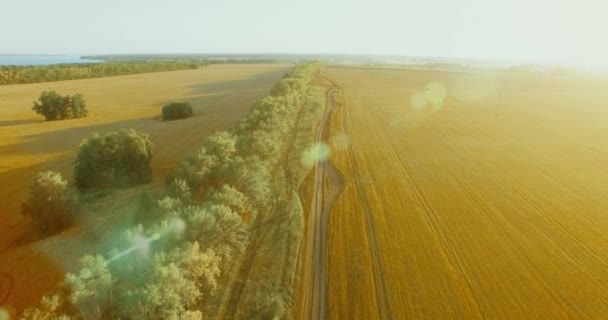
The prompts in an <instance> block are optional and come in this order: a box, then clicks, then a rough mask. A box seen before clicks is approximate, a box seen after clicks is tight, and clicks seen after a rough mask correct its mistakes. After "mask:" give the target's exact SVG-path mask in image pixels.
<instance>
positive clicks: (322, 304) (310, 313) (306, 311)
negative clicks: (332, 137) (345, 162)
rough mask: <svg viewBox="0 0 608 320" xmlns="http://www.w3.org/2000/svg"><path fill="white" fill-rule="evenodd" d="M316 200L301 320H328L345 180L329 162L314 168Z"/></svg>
mask: <svg viewBox="0 0 608 320" xmlns="http://www.w3.org/2000/svg"><path fill="white" fill-rule="evenodd" d="M336 93H337V89H336V88H331V89H329V91H328V93H327V108H326V110H325V113H324V114H323V118H321V122H320V123H319V127H318V130H317V134H316V137H315V142H316V143H323V141H324V139H326V138H327V136H328V134H329V126H330V119H331V113H332V110H333V108H334V98H335V95H336ZM313 174H314V178H313V190H314V191H313V196H312V199H311V205H310V212H309V213H308V221H307V222H306V226H307V229H306V239H305V241H306V242H305V247H306V249H305V255H304V264H303V270H304V272H303V275H302V291H301V292H302V298H301V299H300V308H299V313H298V319H324V318H325V316H326V313H327V281H326V266H327V246H326V244H327V227H328V221H329V213H330V212H331V208H332V206H333V204H334V202H335V201H336V200H337V199H338V196H339V195H340V193H341V192H342V190H343V189H344V179H343V178H342V176H341V174H340V173H339V172H338V171H337V170H336V169H335V168H334V166H333V165H332V164H331V163H330V162H329V161H321V162H317V163H316V164H315V167H314V173H313Z"/></svg>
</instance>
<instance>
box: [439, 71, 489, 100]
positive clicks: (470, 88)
mask: <svg viewBox="0 0 608 320" xmlns="http://www.w3.org/2000/svg"><path fill="white" fill-rule="evenodd" d="M450 88H451V90H450V94H451V95H453V96H454V97H455V98H456V99H458V100H460V101H463V102H475V101H479V100H482V99H484V98H486V97H487V96H489V95H490V94H491V93H492V92H494V90H495V89H496V75H495V74H492V73H479V74H466V75H463V76H460V77H459V78H458V79H457V80H456V81H455V83H454V85H453V86H450Z"/></svg>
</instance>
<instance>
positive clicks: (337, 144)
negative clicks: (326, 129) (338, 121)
mask: <svg viewBox="0 0 608 320" xmlns="http://www.w3.org/2000/svg"><path fill="white" fill-rule="evenodd" d="M329 143H330V144H331V147H332V148H333V149H335V150H345V149H346V148H348V145H349V144H350V138H349V137H348V135H347V134H346V133H344V132H338V133H336V134H335V135H333V136H332V137H331V138H329Z"/></svg>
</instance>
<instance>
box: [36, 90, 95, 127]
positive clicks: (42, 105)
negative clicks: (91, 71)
mask: <svg viewBox="0 0 608 320" xmlns="http://www.w3.org/2000/svg"><path fill="white" fill-rule="evenodd" d="M32 110H34V112H36V113H37V114H41V115H43V116H44V118H45V119H46V120H61V119H73V118H83V117H86V116H87V114H88V111H87V107H86V102H85V101H84V97H83V96H82V95H81V94H75V95H73V96H70V95H65V96H62V95H60V94H58V93H57V92H55V91H45V92H43V93H42V94H41V95H40V98H39V99H38V101H35V102H34V107H32Z"/></svg>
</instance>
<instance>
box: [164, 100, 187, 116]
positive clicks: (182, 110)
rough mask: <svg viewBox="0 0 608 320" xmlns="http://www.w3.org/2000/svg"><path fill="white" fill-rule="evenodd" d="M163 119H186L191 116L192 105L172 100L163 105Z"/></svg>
mask: <svg viewBox="0 0 608 320" xmlns="http://www.w3.org/2000/svg"><path fill="white" fill-rule="evenodd" d="M162 112H163V120H175V119H186V118H190V117H192V106H191V105H190V104H189V103H187V102H174V103H170V104H168V105H166V106H164V107H163V110H162Z"/></svg>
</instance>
